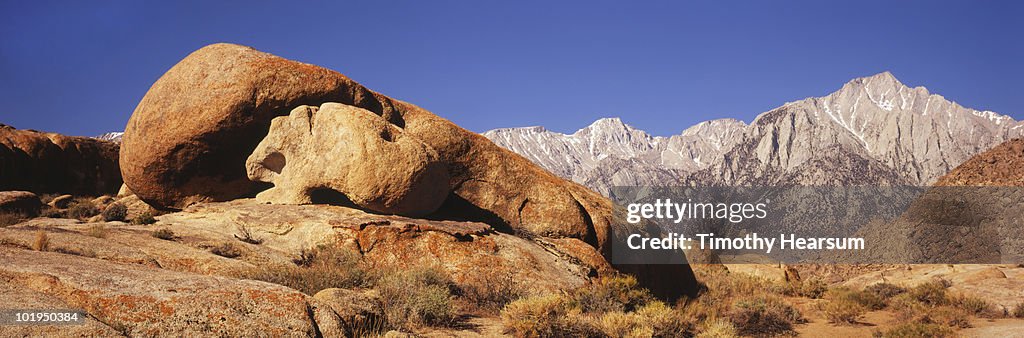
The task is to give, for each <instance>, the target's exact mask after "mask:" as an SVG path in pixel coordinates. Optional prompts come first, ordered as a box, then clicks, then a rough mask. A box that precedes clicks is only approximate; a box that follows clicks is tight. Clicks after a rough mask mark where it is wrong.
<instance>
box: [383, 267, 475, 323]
mask: <svg viewBox="0 0 1024 338" xmlns="http://www.w3.org/2000/svg"><path fill="white" fill-rule="evenodd" d="M374 284H375V285H374V289H376V290H377V292H380V295H381V299H382V300H383V304H382V305H383V306H382V307H383V311H384V317H385V318H386V321H387V323H388V325H390V326H392V327H393V328H405V329H410V328H414V327H417V326H421V325H428V326H443V325H448V324H451V323H452V321H453V320H454V319H455V311H454V310H453V307H452V302H453V300H454V297H453V296H452V291H453V290H454V289H455V283H453V282H452V280H451V278H450V277H449V276H448V275H447V274H446V273H445V272H443V271H442V270H440V269H437V268H413V269H407V270H398V271H393V272H390V273H385V274H383V275H382V276H380V278H379V279H377V280H376V281H375V283H374Z"/></svg>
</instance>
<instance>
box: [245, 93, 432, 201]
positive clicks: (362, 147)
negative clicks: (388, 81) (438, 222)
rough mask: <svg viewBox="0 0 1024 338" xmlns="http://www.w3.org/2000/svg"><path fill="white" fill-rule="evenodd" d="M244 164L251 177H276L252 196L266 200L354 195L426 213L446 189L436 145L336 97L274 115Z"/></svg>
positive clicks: (350, 198) (346, 198)
mask: <svg viewBox="0 0 1024 338" xmlns="http://www.w3.org/2000/svg"><path fill="white" fill-rule="evenodd" d="M246 168H247V171H248V174H249V178H250V179H252V180H254V181H261V182H268V183H273V184H274V187H273V188H270V189H268V190H265V191H263V192H261V193H260V194H259V195H257V196H256V199H258V200H260V201H264V202H273V203H285V204H308V203H314V202H316V203H334V204H341V203H347V202H351V203H353V204H355V205H357V206H359V207H360V208H363V209H366V210H371V211H375V212H380V213H387V214H399V215H406V216H423V215H426V214H430V213H432V212H434V211H435V210H437V208H438V207H440V206H441V203H442V202H444V200H445V198H447V197H448V193H449V190H448V168H447V166H446V165H445V164H444V163H441V162H439V161H438V157H437V151H435V150H434V149H433V148H431V147H430V146H428V145H426V144H424V143H423V142H421V141H420V140H417V139H416V138H414V137H412V136H408V135H404V134H403V133H402V131H401V129H399V128H397V127H395V126H393V125H391V124H390V123H388V122H387V121H385V120H384V119H383V118H381V117H380V116H377V115H375V114H374V113H372V112H370V111H368V110H365V109H362V108H356V107H353V106H347V105H343V104H339V103H324V104H323V105H322V106H321V107H320V108H317V107H311V106H299V107H298V108H295V109H294V110H292V112H291V115H289V116H282V117H278V118H275V119H274V121H273V123H272V124H271V125H270V133H269V134H268V135H267V137H266V138H265V139H263V141H262V142H260V144H259V145H258V146H257V147H256V151H255V152H253V154H252V155H251V156H249V159H248V161H246ZM337 193H341V194H337Z"/></svg>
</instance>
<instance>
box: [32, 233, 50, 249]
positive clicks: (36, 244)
mask: <svg viewBox="0 0 1024 338" xmlns="http://www.w3.org/2000/svg"><path fill="white" fill-rule="evenodd" d="M32 250H35V251H49V250H50V237H49V236H47V235H46V230H43V229H39V230H36V236H35V239H33V240H32Z"/></svg>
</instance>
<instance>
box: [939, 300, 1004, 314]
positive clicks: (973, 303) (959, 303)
mask: <svg viewBox="0 0 1024 338" xmlns="http://www.w3.org/2000/svg"><path fill="white" fill-rule="evenodd" d="M949 302H950V304H951V305H952V306H953V307H956V308H958V309H961V310H964V311H967V313H969V314H972V315H975V316H978V317H984V318H999V317H1002V316H1003V312H1002V311H1000V310H998V309H996V307H995V306H994V305H992V303H989V302H988V301H986V300H984V299H981V298H978V297H974V296H968V295H955V296H952V297H950V298H949Z"/></svg>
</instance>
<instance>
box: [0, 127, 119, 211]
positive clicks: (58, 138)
mask: <svg viewBox="0 0 1024 338" xmlns="http://www.w3.org/2000/svg"><path fill="white" fill-rule="evenodd" d="M117 154H118V145H117V144H116V143H113V142H106V141H99V140H94V139H91V138H87V137H73V136H64V135H60V134H54V133H42V132H38V131H34V130H18V129H14V128H13V127H10V126H6V125H3V124H0V190H27V191H32V192H36V193H69V194H74V195H92V196H95V195H103V194H109V193H113V192H115V191H117V187H119V186H120V185H121V173H120V172H119V170H118V159H117Z"/></svg>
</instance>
